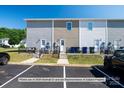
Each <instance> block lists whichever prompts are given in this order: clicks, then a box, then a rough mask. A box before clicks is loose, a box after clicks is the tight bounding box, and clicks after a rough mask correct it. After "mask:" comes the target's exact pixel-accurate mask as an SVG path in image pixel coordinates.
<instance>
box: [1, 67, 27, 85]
mask: <svg viewBox="0 0 124 93" xmlns="http://www.w3.org/2000/svg"><path fill="white" fill-rule="evenodd" d="M28 67H29V66H28V65H4V66H0V86H1V85H2V84H3V83H5V82H7V81H8V80H10V79H12V78H13V77H15V76H16V75H17V74H18V73H20V72H22V71H24V70H25V69H26V68H28Z"/></svg>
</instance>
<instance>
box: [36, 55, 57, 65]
mask: <svg viewBox="0 0 124 93" xmlns="http://www.w3.org/2000/svg"><path fill="white" fill-rule="evenodd" d="M57 60H58V58H57V55H54V56H52V54H44V55H43V57H42V58H41V59H40V60H38V61H37V62H36V63H57Z"/></svg>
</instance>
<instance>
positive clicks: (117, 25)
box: [108, 20, 124, 46]
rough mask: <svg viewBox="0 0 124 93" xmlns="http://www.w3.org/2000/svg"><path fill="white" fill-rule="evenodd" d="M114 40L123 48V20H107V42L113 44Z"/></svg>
mask: <svg viewBox="0 0 124 93" xmlns="http://www.w3.org/2000/svg"><path fill="white" fill-rule="evenodd" d="M115 40H120V46H124V20H108V41H109V42H111V43H112V44H114V41H115Z"/></svg>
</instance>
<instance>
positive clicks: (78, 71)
mask: <svg viewBox="0 0 124 93" xmlns="http://www.w3.org/2000/svg"><path fill="white" fill-rule="evenodd" d="M20 78H43V79H45V80H46V79H47V81H40V82H20V81H19V79H20ZM56 78H59V82H55V81H54V80H56ZM72 78H73V79H78V78H106V79H107V82H79V81H78V82H76V81H75V82H71V81H67V79H72ZM48 80H53V81H48ZM121 87H124V76H123V71H117V70H115V71H106V70H104V68H103V67H102V66H93V67H70V66H41V65H4V66H0V88H121Z"/></svg>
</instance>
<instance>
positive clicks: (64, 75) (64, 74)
mask: <svg viewBox="0 0 124 93" xmlns="http://www.w3.org/2000/svg"><path fill="white" fill-rule="evenodd" d="M63 78H64V79H66V72H65V66H63ZM64 88H66V81H65V80H64Z"/></svg>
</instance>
